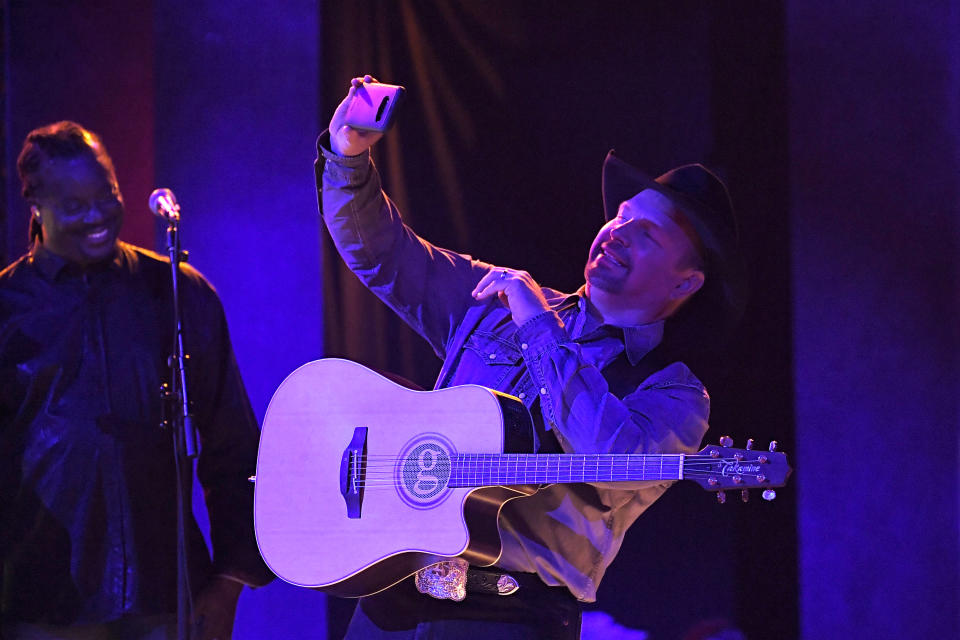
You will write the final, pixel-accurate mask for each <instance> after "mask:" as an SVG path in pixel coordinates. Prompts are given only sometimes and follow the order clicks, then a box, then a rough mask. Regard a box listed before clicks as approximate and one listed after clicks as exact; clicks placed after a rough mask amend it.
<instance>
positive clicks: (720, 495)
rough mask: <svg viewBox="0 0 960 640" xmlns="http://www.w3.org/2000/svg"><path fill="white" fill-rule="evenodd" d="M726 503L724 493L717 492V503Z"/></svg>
mask: <svg viewBox="0 0 960 640" xmlns="http://www.w3.org/2000/svg"><path fill="white" fill-rule="evenodd" d="M726 501H727V494H726V492H724V491H717V502H719V503H720V504H723V503H725V502H726Z"/></svg>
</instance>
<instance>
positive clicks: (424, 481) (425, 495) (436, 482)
mask: <svg viewBox="0 0 960 640" xmlns="http://www.w3.org/2000/svg"><path fill="white" fill-rule="evenodd" d="M444 444H445V443H443V442H439V441H438V439H436V438H432V437H428V438H418V439H417V440H415V441H414V442H412V443H410V444H409V445H408V446H407V448H406V450H405V451H404V453H403V455H402V456H401V458H400V464H399V465H398V469H397V475H398V480H399V482H398V486H397V489H398V490H399V492H400V495H401V497H402V498H403V500H404V502H406V503H407V504H409V505H410V506H413V507H416V508H430V507H433V506H435V505H437V504H438V503H439V502H441V501H443V500H444V499H445V498H446V497H447V494H448V493H449V492H448V487H447V484H448V483H449V481H450V469H451V467H450V453H449V451H450V449H449V448H448V447H446V446H444Z"/></svg>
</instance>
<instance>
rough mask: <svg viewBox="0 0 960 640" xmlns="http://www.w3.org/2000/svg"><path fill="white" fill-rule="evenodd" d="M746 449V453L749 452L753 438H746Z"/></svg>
mask: <svg viewBox="0 0 960 640" xmlns="http://www.w3.org/2000/svg"><path fill="white" fill-rule="evenodd" d="M746 449H747V451H750V449H753V438H748V439H747V446H746Z"/></svg>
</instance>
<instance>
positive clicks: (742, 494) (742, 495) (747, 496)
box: [740, 489, 750, 502]
mask: <svg viewBox="0 0 960 640" xmlns="http://www.w3.org/2000/svg"><path fill="white" fill-rule="evenodd" d="M740 499H741V500H743V501H744V502H750V491H748V490H747V489H741V490H740Z"/></svg>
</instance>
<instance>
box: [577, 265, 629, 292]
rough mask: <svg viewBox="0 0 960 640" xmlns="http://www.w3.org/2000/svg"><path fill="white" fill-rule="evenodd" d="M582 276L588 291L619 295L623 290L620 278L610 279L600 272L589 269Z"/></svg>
mask: <svg viewBox="0 0 960 640" xmlns="http://www.w3.org/2000/svg"><path fill="white" fill-rule="evenodd" d="M583 275H584V279H585V280H586V282H587V288H588V289H597V290H599V291H603V292H604V293H620V292H621V291H622V290H623V279H622V278H612V277H609V276H608V275H607V274H605V273H603V272H602V271H599V270H597V269H595V268H593V269H591V268H589V267H588V268H587V269H586V270H585V271H584V274H583Z"/></svg>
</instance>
